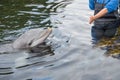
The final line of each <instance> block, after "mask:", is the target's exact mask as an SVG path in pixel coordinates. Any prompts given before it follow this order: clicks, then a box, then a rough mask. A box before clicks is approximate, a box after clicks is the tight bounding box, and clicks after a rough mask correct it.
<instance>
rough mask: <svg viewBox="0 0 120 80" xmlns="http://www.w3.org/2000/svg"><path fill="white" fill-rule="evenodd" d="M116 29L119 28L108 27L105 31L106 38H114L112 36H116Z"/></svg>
mask: <svg viewBox="0 0 120 80" xmlns="http://www.w3.org/2000/svg"><path fill="white" fill-rule="evenodd" d="M116 31H117V28H110V29H106V30H105V33H104V36H105V37H106V38H112V37H114V36H115V34H116Z"/></svg>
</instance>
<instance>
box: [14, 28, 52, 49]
mask: <svg viewBox="0 0 120 80" xmlns="http://www.w3.org/2000/svg"><path fill="white" fill-rule="evenodd" d="M51 32H52V29H51V28H47V29H41V28H36V29H31V30H29V31H27V32H25V33H24V34H22V35H21V36H20V37H19V38H18V39H16V40H15V41H14V42H13V44H12V46H13V48H16V49H29V48H34V47H37V46H38V45H40V44H42V43H43V42H44V41H45V40H46V39H47V38H48V36H49V35H50V34H51Z"/></svg>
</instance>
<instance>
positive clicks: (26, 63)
mask: <svg viewBox="0 0 120 80" xmlns="http://www.w3.org/2000/svg"><path fill="white" fill-rule="evenodd" d="M92 13H93V12H92V11H91V10H89V8H88V1H87V0H17V1H16V0H10V1H8V0H1V1H0V42H1V43H0V51H1V52H0V53H1V54H0V80H119V74H120V72H119V69H120V67H119V66H120V64H119V63H120V62H119V60H117V59H114V58H112V57H106V56H104V53H105V50H102V49H100V48H92V44H91V35H90V34H91V33H90V29H91V26H92V25H89V24H88V19H89V16H90V15H92ZM46 27H52V28H53V32H52V34H51V36H50V37H49V38H48V40H47V41H46V43H48V44H51V45H50V46H49V47H46V48H45V49H43V50H42V51H41V53H28V52H25V51H19V52H12V51H10V49H9V45H10V44H11V43H12V42H13V41H14V40H15V39H17V38H18V37H19V36H20V35H21V34H23V33H24V32H25V31H27V30H29V29H32V28H46Z"/></svg>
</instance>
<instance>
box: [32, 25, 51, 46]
mask: <svg viewBox="0 0 120 80" xmlns="http://www.w3.org/2000/svg"><path fill="white" fill-rule="evenodd" d="M51 32H52V28H50V27H48V28H47V29H46V30H44V31H43V32H42V34H40V36H39V38H38V39H37V40H33V41H32V42H31V44H30V48H33V47H37V46H39V45H40V44H42V43H43V42H44V41H45V40H46V39H47V38H48V36H49V35H50V34H51Z"/></svg>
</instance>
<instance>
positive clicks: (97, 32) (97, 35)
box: [91, 26, 104, 42]
mask: <svg viewBox="0 0 120 80" xmlns="http://www.w3.org/2000/svg"><path fill="white" fill-rule="evenodd" d="M103 34H104V30H103V29H98V28H96V27H95V26H92V29H91V36H92V40H93V42H98V41H99V40H100V39H101V38H102V37H103Z"/></svg>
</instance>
